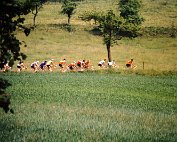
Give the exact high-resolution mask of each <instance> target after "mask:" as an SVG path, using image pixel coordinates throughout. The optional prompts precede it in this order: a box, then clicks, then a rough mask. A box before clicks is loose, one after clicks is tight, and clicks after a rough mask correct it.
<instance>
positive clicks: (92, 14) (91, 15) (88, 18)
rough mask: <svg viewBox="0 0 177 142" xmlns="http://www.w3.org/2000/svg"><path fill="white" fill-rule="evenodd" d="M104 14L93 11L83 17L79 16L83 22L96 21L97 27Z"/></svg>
mask: <svg viewBox="0 0 177 142" xmlns="http://www.w3.org/2000/svg"><path fill="white" fill-rule="evenodd" d="M102 14H103V13H102V12H98V11H91V12H85V13H83V14H82V15H80V16H79V18H80V19H81V20H83V21H91V20H93V21H94V24H95V25H96V24H97V23H99V21H100V18H101V17H102Z"/></svg>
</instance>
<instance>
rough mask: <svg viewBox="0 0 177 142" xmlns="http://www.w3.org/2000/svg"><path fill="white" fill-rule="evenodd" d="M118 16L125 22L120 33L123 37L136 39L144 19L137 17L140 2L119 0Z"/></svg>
mask: <svg viewBox="0 0 177 142" xmlns="http://www.w3.org/2000/svg"><path fill="white" fill-rule="evenodd" d="M119 8H120V16H121V17H123V18H124V19H125V20H126V23H125V25H124V28H123V29H122V30H121V33H122V34H123V35H124V36H128V37H136V36H138V35H139V31H140V28H141V24H142V22H143V21H144V19H143V18H142V17H141V16H140V15H139V12H140V8H141V0H120V1H119Z"/></svg>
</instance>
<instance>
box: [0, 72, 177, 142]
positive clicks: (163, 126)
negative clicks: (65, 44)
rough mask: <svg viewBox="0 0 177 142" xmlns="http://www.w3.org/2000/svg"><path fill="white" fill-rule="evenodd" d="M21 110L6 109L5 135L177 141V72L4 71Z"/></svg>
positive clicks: (1, 125) (44, 141)
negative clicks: (155, 74) (138, 73)
mask: <svg viewBox="0 0 177 142" xmlns="http://www.w3.org/2000/svg"><path fill="white" fill-rule="evenodd" d="M0 77H2V78H4V79H7V80H9V81H10V83H12V84H13V85H12V86H11V87H9V88H8V90H7V91H8V92H9V93H11V94H13V95H12V105H11V106H12V108H13V109H14V110H15V114H14V115H12V114H4V112H2V110H0V140H1V141H3V142H10V141H18V142H21V141H27V142H29V141H32V142H49V141H51V142H56V141H61V142H64V141H68V142H70V141H73V142H75V141H84V142H94V141H97V142H104V141H105V142H108V141H111V142H118V141H120V142H121V141H127V142H132V141H136V142H142V141H143V142H154V141H168V142H175V141H176V139H177V128H176V126H177V119H176V117H177V105H176V104H177V93H176V92H177V88H176V86H177V77H176V76H158V77H157V76H156V77H150V76H137V75H119V74H98V73H65V74H62V73H36V74H33V73H1V74H0Z"/></svg>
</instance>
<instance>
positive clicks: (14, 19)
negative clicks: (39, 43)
mask: <svg viewBox="0 0 177 142" xmlns="http://www.w3.org/2000/svg"><path fill="white" fill-rule="evenodd" d="M30 8H31V7H30V6H29V4H28V2H25V3H19V2H18V1H16V0H8V1H6V0H1V1H0V64H1V67H2V66H3V65H4V64H5V63H7V62H9V64H10V65H11V66H12V65H13V63H14V61H15V60H21V59H25V58H26V55H25V54H23V53H21V52H20V44H21V42H20V41H19V40H18V39H17V38H16V36H15V34H14V32H15V31H16V29H17V28H21V29H23V31H24V33H25V35H26V36H28V35H29V33H30V29H29V28H27V27H25V26H23V23H24V21H25V18H21V15H26V14H28V13H29V12H30Z"/></svg>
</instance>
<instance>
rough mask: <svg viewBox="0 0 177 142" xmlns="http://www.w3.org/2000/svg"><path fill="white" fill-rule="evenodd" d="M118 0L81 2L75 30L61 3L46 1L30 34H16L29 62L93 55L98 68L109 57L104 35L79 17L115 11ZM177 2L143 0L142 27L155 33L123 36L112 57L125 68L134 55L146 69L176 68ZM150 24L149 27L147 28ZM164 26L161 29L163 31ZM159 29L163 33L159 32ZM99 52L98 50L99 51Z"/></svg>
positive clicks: (74, 24) (29, 16)
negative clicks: (174, 31)
mask: <svg viewBox="0 0 177 142" xmlns="http://www.w3.org/2000/svg"><path fill="white" fill-rule="evenodd" d="M116 8H117V0H95V1H93V0H86V1H82V2H79V3H78V7H77V11H76V13H75V14H74V15H73V17H72V19H71V24H72V26H73V28H74V31H73V32H71V33H68V32H67V31H66V30H65V24H66V23H67V16H66V15H61V14H60V11H61V4H60V3H51V2H49V3H47V4H45V5H44V6H43V8H42V9H41V10H40V12H39V15H38V17H37V19H36V24H37V27H36V28H35V30H34V31H32V32H31V34H30V36H29V37H25V36H24V35H22V34H21V33H18V34H17V36H18V37H19V38H20V39H21V40H24V41H26V44H27V45H28V47H23V45H22V51H23V52H24V53H26V54H27V56H28V58H27V60H26V61H25V62H26V64H27V65H28V66H30V64H31V62H33V61H34V60H39V61H42V60H48V59H50V58H54V59H55V61H56V62H58V61H59V60H60V59H62V58H66V59H67V62H68V63H69V62H72V61H75V60H79V59H86V60H87V59H90V60H91V62H92V64H93V65H94V66H95V68H97V63H98V61H99V60H101V59H103V58H107V51H106V48H105V45H103V41H102V37H100V36H94V35H92V34H91V33H90V32H89V30H91V28H92V27H93V26H94V25H93V24H92V23H91V22H84V21H81V20H80V19H79V18H78V17H79V15H80V14H81V13H83V12H84V11H92V10H98V11H105V10H108V9H113V10H114V11H116ZM176 13H177V2H176V1H175V0H169V1H165V0H143V7H142V11H141V15H142V16H143V17H144V18H145V22H144V23H143V28H145V31H146V32H154V33H155V35H154V34H152V35H153V36H152V35H150V36H149V34H148V35H145V36H142V37H138V38H135V39H127V38H123V39H122V40H120V41H118V45H115V46H114V47H112V49H111V50H112V51H111V52H112V57H113V59H114V60H115V61H116V62H117V64H119V66H120V69H124V66H125V62H126V61H127V60H128V59H130V58H134V59H135V62H136V64H137V65H138V68H137V69H140V70H141V69H143V62H144V69H146V70H165V71H169V70H171V71H174V70H175V71H176V70H177V56H176V55H177V43H176V39H177V38H171V37H170V36H169V34H163V33H166V32H169V31H168V30H169V29H172V28H174V29H176V25H177V20H176V19H177V14H176ZM26 19H27V21H26V23H25V24H27V25H29V26H30V25H32V19H33V15H32V14H30V15H28V16H27V17H26ZM147 27H150V28H149V29H147ZM160 30H162V31H160ZM158 33H160V34H158ZM98 53H99V54H98Z"/></svg>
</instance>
